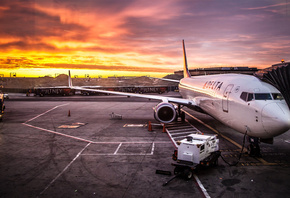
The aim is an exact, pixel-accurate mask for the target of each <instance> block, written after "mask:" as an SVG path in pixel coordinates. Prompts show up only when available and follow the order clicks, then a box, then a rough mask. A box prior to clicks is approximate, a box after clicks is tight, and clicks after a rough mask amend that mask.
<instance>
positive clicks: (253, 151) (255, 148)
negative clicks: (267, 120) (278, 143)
mask: <svg viewBox="0 0 290 198" xmlns="http://www.w3.org/2000/svg"><path fill="white" fill-rule="evenodd" d="M248 140H249V143H250V145H249V146H248V152H249V154H250V156H251V157H262V155H261V152H260V145H259V144H260V138H257V137H250V136H249V139H248Z"/></svg>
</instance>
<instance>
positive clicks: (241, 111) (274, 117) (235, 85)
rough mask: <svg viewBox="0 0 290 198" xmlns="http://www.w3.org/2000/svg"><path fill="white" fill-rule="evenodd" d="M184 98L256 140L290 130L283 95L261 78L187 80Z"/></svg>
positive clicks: (222, 76) (183, 84)
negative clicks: (256, 138)
mask: <svg viewBox="0 0 290 198" xmlns="http://www.w3.org/2000/svg"><path fill="white" fill-rule="evenodd" d="M179 90H180V94H181V95H182V97H183V98H186V99H190V100H192V101H194V102H195V103H196V104H197V106H199V107H200V108H201V109H202V110H203V111H204V112H206V113H207V114H209V115H211V116H212V117H214V118H215V119H217V120H219V121H220V122H222V123H224V124H225V125H227V126H229V127H231V128H233V129H235V130H237V131H239V132H241V133H245V132H246V131H247V134H248V135H249V136H253V137H259V138H272V137H275V136H277V135H279V134H281V133H284V132H286V131H287V130H289V128H290V112H289V107H288V106H287V104H286V102H285V100H281V93H280V92H279V91H278V90H277V89H276V88H275V87H273V86H272V85H270V84H268V83H265V82H262V81H261V80H259V79H258V78H256V77H254V76H250V75H242V74H219V75H208V76H195V77H189V78H183V79H182V80H181V81H180V84H179Z"/></svg>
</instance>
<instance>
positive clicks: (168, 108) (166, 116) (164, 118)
mask: <svg viewBox="0 0 290 198" xmlns="http://www.w3.org/2000/svg"><path fill="white" fill-rule="evenodd" d="M176 116H177V112H176V108H175V106H174V105H173V104H171V103H166V102H162V103H159V104H158V105H157V106H156V107H155V108H154V118H155V119H156V120H157V121H159V122H162V123H170V122H172V121H174V120H175V118H176Z"/></svg>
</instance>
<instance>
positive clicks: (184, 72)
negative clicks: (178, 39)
mask: <svg viewBox="0 0 290 198" xmlns="http://www.w3.org/2000/svg"><path fill="white" fill-rule="evenodd" d="M182 45H183V57H184V68H183V76H184V78H190V77H191V75H190V73H189V70H188V66H187V59H186V52H185V44H184V40H182Z"/></svg>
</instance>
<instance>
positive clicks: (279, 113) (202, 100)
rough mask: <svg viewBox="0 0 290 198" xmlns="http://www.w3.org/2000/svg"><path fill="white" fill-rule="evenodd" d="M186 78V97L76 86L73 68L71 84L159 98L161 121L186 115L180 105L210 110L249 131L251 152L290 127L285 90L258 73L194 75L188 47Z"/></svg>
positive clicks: (156, 112) (157, 111)
mask: <svg viewBox="0 0 290 198" xmlns="http://www.w3.org/2000/svg"><path fill="white" fill-rule="evenodd" d="M182 44H183V58H184V71H183V72H184V78H182V79H181V80H180V81H176V80H171V79H170V81H175V82H177V83H179V92H180V95H181V96H182V98H173V97H164V96H157V95H145V94H134V93H125V92H116V91H107V90H99V89H87V88H83V87H76V86H73V84H72V80H71V76H70V71H69V78H68V81H69V87H70V88H71V89H75V90H81V91H89V92H99V93H107V94H116V95H123V96H128V97H141V98H148V99H155V100H159V101H160V103H159V104H158V105H156V106H155V108H154V118H155V119H156V120H157V121H159V122H161V123H171V122H174V121H175V120H176V118H177V117H184V116H185V115H184V112H181V111H180V109H181V108H182V107H183V106H186V107H188V108H190V109H193V110H196V111H199V112H203V113H206V114H208V115H210V116H212V117H213V118H215V119H216V120H218V121H220V122H222V123H223V124H225V125H226V126H229V127H230V128H233V129H235V130H236V131H238V132H240V133H242V134H245V135H247V136H248V137H249V140H250V147H249V149H250V152H251V153H252V154H253V155H258V156H260V147H259V141H263V142H266V143H273V137H275V136H278V135H280V134H282V133H284V132H286V131H288V130H289V128H290V111H289V107H288V106H287V104H286V102H285V100H284V99H283V96H282V94H281V93H280V92H279V90H278V89H276V88H275V87H274V86H272V85H270V84H268V83H266V82H263V81H261V80H260V79H258V78H257V77H255V76H250V75H245V74H217V75H206V76H194V77H191V75H190V73H189V70H188V65H187V57H186V51H185V44H184V40H183V41H182Z"/></svg>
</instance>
